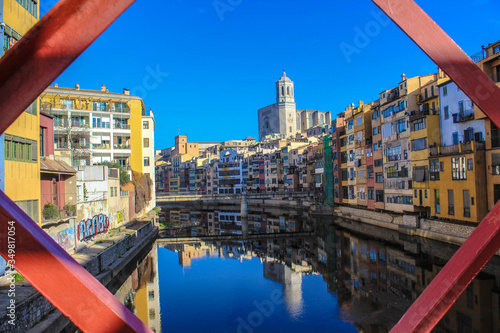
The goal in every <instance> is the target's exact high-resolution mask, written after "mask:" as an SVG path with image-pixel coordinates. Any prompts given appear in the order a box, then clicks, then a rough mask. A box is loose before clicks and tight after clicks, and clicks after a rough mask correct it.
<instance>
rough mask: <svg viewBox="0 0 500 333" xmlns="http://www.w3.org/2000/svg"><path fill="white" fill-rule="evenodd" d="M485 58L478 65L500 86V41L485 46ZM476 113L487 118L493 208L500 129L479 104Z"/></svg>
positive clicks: (499, 177) (499, 179)
mask: <svg viewBox="0 0 500 333" xmlns="http://www.w3.org/2000/svg"><path fill="white" fill-rule="evenodd" d="M483 58H484V59H482V60H481V61H479V62H478V63H477V65H478V66H479V68H481V69H482V70H483V71H484V72H485V73H486V74H487V75H488V76H489V77H490V78H491V79H492V80H493V82H495V83H496V84H497V86H499V87H500V41H497V42H495V43H492V44H490V45H488V46H487V47H484V48H483ZM474 113H475V117H476V119H477V118H479V117H484V119H485V132H486V133H485V134H486V135H485V137H486V138H485V144H486V147H485V148H486V151H485V154H486V189H487V194H488V210H491V209H492V208H493V206H494V205H495V203H496V202H497V201H498V200H499V199H500V130H499V129H498V128H497V127H496V126H495V124H493V123H492V122H491V121H490V120H489V118H486V116H485V115H484V113H483V112H482V111H481V110H480V109H478V108H477V106H475V108H474Z"/></svg>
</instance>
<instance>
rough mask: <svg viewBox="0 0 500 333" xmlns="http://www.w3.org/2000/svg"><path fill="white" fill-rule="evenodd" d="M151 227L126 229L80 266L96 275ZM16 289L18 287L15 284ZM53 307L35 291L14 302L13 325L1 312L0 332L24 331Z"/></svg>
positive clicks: (150, 230) (139, 240)
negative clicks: (14, 316) (124, 234)
mask: <svg viewBox="0 0 500 333" xmlns="http://www.w3.org/2000/svg"><path fill="white" fill-rule="evenodd" d="M153 229H154V226H153V224H152V223H149V224H146V225H144V226H143V227H142V228H140V229H138V230H135V231H130V230H127V231H128V232H129V234H128V235H127V236H125V238H123V239H121V240H120V241H119V242H117V243H116V244H114V245H112V246H111V247H109V248H107V249H105V250H104V251H103V252H101V253H100V254H98V255H97V256H96V257H94V258H92V259H91V260H89V261H87V262H86V263H85V264H83V265H82V266H83V267H84V268H85V269H86V270H87V271H88V272H89V273H90V274H92V275H93V276H97V275H99V274H101V273H103V272H105V271H106V269H107V268H108V267H109V266H110V265H111V264H113V263H115V262H116V261H117V260H118V259H119V258H120V257H121V256H123V254H124V253H125V252H127V251H128V250H130V249H131V248H132V247H134V246H135V245H136V244H139V243H140V242H141V241H142V240H143V238H144V237H146V236H147V235H149V234H150V233H151V232H152V231H153ZM47 274H54V279H57V278H58V276H57V274H56V272H47ZM21 288H32V287H31V286H29V285H27V286H19V290H21ZM16 289H18V286H17V285H16ZM16 292H17V290H16ZM75 297H78V295H75ZM75 301H76V300H75ZM54 309H55V308H54V306H53V305H52V304H51V303H50V302H49V301H48V300H47V299H45V297H43V296H42V295H41V294H40V293H38V292H35V294H33V295H32V296H29V297H28V298H26V299H24V300H22V301H20V303H17V302H16V319H15V325H10V324H9V323H8V321H9V318H8V317H7V316H6V313H5V312H4V313H2V314H1V315H2V318H0V332H2V333H3V332H5V333H7V332H8V333H10V332H12V333H21V332H26V331H27V330H28V329H29V328H31V327H33V326H34V325H36V324H37V323H39V322H40V321H41V320H42V319H43V318H44V317H45V316H47V315H48V314H49V313H50V312H52V311H53V310H54Z"/></svg>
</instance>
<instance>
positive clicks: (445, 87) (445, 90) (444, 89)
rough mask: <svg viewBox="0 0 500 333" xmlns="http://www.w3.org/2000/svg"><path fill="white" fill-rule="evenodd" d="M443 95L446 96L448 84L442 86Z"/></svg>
mask: <svg viewBox="0 0 500 333" xmlns="http://www.w3.org/2000/svg"><path fill="white" fill-rule="evenodd" d="M443 96H448V86H444V87H443Z"/></svg>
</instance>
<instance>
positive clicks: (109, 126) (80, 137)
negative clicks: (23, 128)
mask: <svg viewBox="0 0 500 333" xmlns="http://www.w3.org/2000/svg"><path fill="white" fill-rule="evenodd" d="M40 103H41V109H42V111H44V112H46V113H48V114H50V115H51V116H53V117H54V141H55V151H54V153H55V155H67V154H70V155H71V156H72V160H73V161H72V162H73V165H74V166H75V167H78V166H84V165H96V164H99V163H103V162H116V163H119V164H120V165H121V166H122V167H123V168H125V169H126V170H129V171H132V172H135V173H137V174H140V175H142V174H144V175H146V176H149V178H150V180H151V182H150V183H149V182H148V183H149V185H150V187H151V198H152V199H154V197H155V193H154V191H155V185H154V181H155V175H154V163H155V162H154V161H155V156H154V137H153V132H154V118H153V113H152V112H151V111H150V112H147V111H146V108H145V106H144V102H143V100H142V99H141V98H140V97H137V96H132V95H130V92H129V90H127V89H124V90H123V94H118V93H112V92H109V91H108V90H107V89H106V86H105V85H102V87H101V90H87V89H80V85H79V84H76V86H75V88H62V87H59V86H58V85H57V84H56V85H55V86H54V87H48V88H47V89H46V90H45V91H44V92H43V93H42V95H41V96H40ZM131 180H132V177H131ZM154 202H155V201H154V200H150V201H149V203H150V204H149V205H148V206H146V207H145V209H146V210H150V209H152V208H153V207H154Z"/></svg>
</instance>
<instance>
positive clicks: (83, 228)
mask: <svg viewBox="0 0 500 333" xmlns="http://www.w3.org/2000/svg"><path fill="white" fill-rule="evenodd" d="M108 228H109V218H108V217H107V216H106V215H103V214H99V215H95V216H94V217H93V218H91V219H87V220H81V221H80V223H78V228H77V230H78V234H77V236H78V240H79V241H80V242H84V241H88V240H90V239H92V238H93V237H95V236H97V235H98V234H102V233H105V232H107V231H108Z"/></svg>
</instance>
